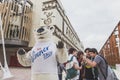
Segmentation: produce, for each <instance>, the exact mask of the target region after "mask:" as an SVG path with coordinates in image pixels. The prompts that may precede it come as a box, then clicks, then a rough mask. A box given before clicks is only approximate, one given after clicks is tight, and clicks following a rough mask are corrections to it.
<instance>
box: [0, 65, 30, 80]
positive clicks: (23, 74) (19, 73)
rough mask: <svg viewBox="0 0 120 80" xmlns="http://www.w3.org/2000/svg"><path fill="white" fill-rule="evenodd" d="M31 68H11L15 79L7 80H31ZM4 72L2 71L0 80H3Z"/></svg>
mask: <svg viewBox="0 0 120 80" xmlns="http://www.w3.org/2000/svg"><path fill="white" fill-rule="evenodd" d="M30 71H31V70H30V68H19V67H18V68H16V67H15V68H10V72H11V74H12V75H13V78H11V79H6V80H30V76H31V75H30V74H31V72H30ZM2 74H3V73H2V71H1V70H0V80H2Z"/></svg>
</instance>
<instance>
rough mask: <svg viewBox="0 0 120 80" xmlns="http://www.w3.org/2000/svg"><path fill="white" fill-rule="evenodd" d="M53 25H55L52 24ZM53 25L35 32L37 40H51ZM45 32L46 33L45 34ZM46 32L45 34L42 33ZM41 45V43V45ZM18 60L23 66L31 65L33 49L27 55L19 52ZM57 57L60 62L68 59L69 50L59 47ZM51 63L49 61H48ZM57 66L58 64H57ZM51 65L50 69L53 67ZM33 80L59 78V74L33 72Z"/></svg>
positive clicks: (54, 79)
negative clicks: (42, 30) (40, 31)
mask: <svg viewBox="0 0 120 80" xmlns="http://www.w3.org/2000/svg"><path fill="white" fill-rule="evenodd" d="M52 27H53V26H52ZM50 28H51V27H44V29H45V31H44V32H42V33H37V32H35V37H36V42H41V43H42V42H43V41H44V42H47V41H49V40H51V39H52V38H51V37H52V33H53V31H54V30H53V29H54V28H51V29H50ZM44 33H45V34H44ZM41 34H44V35H41ZM40 46H41V45H40ZM17 57H18V61H19V62H20V64H21V65H23V66H30V65H31V51H29V52H27V53H26V54H25V55H19V54H17ZM56 57H57V59H56V60H58V61H59V62H60V63H63V62H66V61H67V57H68V55H67V51H66V49H65V48H63V49H57V56H56ZM48 64H49V63H48ZM56 66H57V65H56ZM51 68H52V67H50V68H49V69H51ZM31 79H32V80H58V74H50V73H43V74H32V76H31Z"/></svg>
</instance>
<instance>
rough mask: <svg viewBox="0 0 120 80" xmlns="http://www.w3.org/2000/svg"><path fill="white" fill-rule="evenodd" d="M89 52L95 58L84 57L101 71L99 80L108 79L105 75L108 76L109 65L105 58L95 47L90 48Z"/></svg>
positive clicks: (89, 63)
mask: <svg viewBox="0 0 120 80" xmlns="http://www.w3.org/2000/svg"><path fill="white" fill-rule="evenodd" d="M89 54H90V56H91V57H93V58H94V60H93V61H92V60H90V59H89V58H85V57H84V58H83V60H84V61H85V62H86V63H87V64H88V65H90V66H91V67H97V69H98V73H99V75H98V76H99V80H106V79H105V77H104V76H107V66H106V62H105V60H104V59H103V58H102V57H101V56H100V55H98V51H97V49H95V48H91V49H89Z"/></svg>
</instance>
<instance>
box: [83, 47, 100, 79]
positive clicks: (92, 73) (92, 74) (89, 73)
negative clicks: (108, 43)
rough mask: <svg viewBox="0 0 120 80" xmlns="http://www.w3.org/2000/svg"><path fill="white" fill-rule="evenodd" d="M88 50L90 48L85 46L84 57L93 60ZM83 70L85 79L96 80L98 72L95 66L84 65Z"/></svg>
mask: <svg viewBox="0 0 120 80" xmlns="http://www.w3.org/2000/svg"><path fill="white" fill-rule="evenodd" d="M89 50H90V48H86V49H85V51H84V52H85V53H86V57H87V58H88V59H90V60H93V58H92V57H91V56H90V53H89ZM84 69H85V70H84V71H85V80H98V79H97V78H98V72H97V69H96V67H93V68H92V67H91V66H89V65H87V64H86V65H85V66H84Z"/></svg>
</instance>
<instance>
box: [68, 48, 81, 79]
mask: <svg viewBox="0 0 120 80" xmlns="http://www.w3.org/2000/svg"><path fill="white" fill-rule="evenodd" d="M68 53H69V54H68V61H70V62H69V63H67V64H66V70H67V71H68V70H70V69H72V68H74V70H76V71H77V74H76V75H75V76H74V77H72V78H71V79H68V78H67V77H71V76H73V75H74V74H73V75H71V76H69V75H68V74H69V72H67V74H66V75H67V76H66V80H78V79H79V70H81V69H82V67H79V63H78V61H77V58H76V57H77V50H76V49H75V48H70V49H69V50H68Z"/></svg>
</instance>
